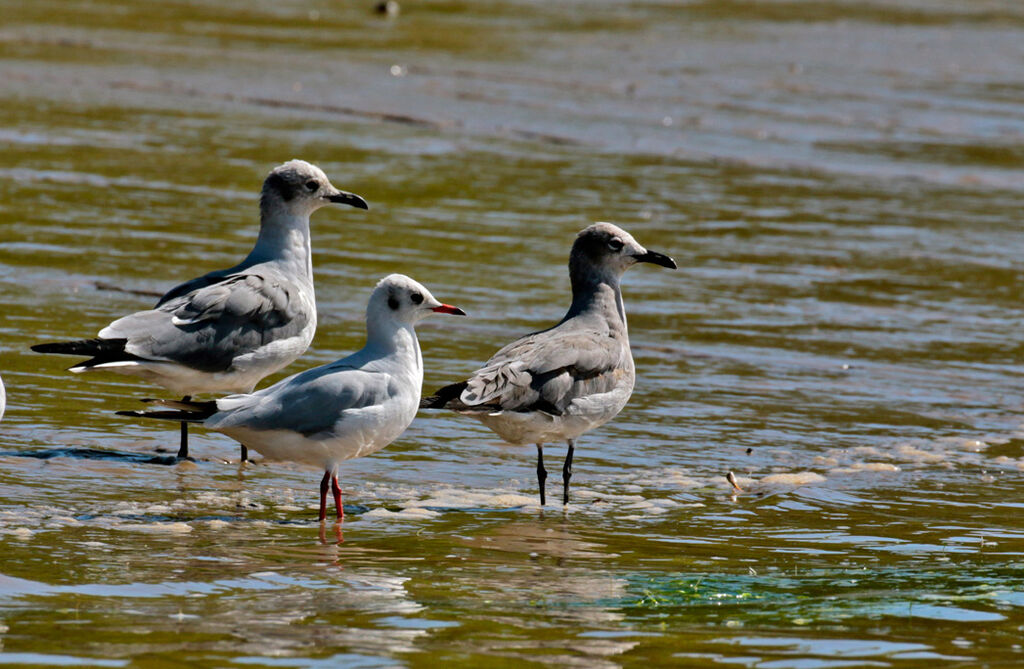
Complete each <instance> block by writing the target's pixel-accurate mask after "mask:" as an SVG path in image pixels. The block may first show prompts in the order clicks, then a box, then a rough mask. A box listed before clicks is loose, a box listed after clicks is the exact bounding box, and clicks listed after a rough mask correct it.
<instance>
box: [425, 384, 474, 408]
mask: <svg viewBox="0 0 1024 669" xmlns="http://www.w3.org/2000/svg"><path fill="white" fill-rule="evenodd" d="M465 389H466V382H465V381H462V382H461V383H453V384H451V385H448V386H445V387H444V388H439V389H438V390H437V391H436V392H435V393H434V394H433V395H431V396H430V397H424V398H423V399H421V400H420V408H421V409H456V410H458V409H466V408H468V407H467V406H466V405H465V404H463V403H462V401H461V400H459V396H460V395H462V391H463V390H465Z"/></svg>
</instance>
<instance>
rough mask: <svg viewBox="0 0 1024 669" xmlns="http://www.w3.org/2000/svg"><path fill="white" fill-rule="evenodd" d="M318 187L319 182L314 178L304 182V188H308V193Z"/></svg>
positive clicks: (313, 191)
mask: <svg viewBox="0 0 1024 669" xmlns="http://www.w3.org/2000/svg"><path fill="white" fill-rule="evenodd" d="M319 189H320V184H319V183H317V182H316V180H314V179H310V180H309V181H307V182H306V190H308V191H309V192H310V193H315V192H317V190H319Z"/></svg>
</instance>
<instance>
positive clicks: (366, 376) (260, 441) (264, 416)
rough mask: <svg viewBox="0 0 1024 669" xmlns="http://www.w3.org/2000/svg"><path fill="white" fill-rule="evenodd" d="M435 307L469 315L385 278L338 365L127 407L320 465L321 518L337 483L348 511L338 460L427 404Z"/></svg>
mask: <svg viewBox="0 0 1024 669" xmlns="http://www.w3.org/2000/svg"><path fill="white" fill-rule="evenodd" d="M432 313H443V314H455V315H460V316H464V315H465V312H463V311H462V310H461V309H459V308H458V307H453V306H451V305H448V304H442V303H441V302H438V301H437V300H436V299H435V298H434V296H433V295H431V294H430V291H428V290H427V289H426V288H424V287H423V286H422V285H420V284H419V283H417V282H415V281H413V280H412V279H410V278H409V277H407V276H404V275H402V274H392V275H390V276H388V277H386V278H384V279H383V280H381V281H380V283H378V284H377V287H376V288H375V289H374V291H373V293H372V294H371V295H370V300H369V303H368V304H367V306H366V345H365V346H363V348H362V349H360V350H359V351H357V352H356V353H353V354H352V355H350V356H348V357H347V358H342V359H341V360H338V361H336V362H332V363H330V364H327V365H323V366H321V367H315V368H313V369H309V370H306V371H305V372H301V373H299V374H296V375H294V376H290V377H288V378H287V379H284V380H282V381H279V382H278V383H275V384H274V385H272V386H270V387H268V388H264V389H263V390H259V391H257V392H254V393H248V394H243V395H229V396H227V397H223V398H221V399H218V400H214V401H212V402H172V401H166V402H160V404H162V405H163V406H166V407H171V408H172V409H176V410H171V411H119V412H118V413H120V414H122V415H127V416H145V417H149V418H163V419H169V420H181V421H189V422H196V423H202V424H203V425H204V426H205V427H207V428H209V429H211V430H216V431H217V432H223V433H224V434H226V435H228V436H230V437H232V438H234V439H237V440H238V441H240V442H242V443H244V444H246V445H248V446H249V447H250V448H253V449H255V450H257V451H259V452H260V453H261V454H262V455H263V456H264V457H266V458H267V459H269V460H290V461H293V462H301V463H306V464H310V465H314V466H317V467H322V468H323V470H324V477H323V479H322V480H321V481H320V520H321V521H322V520H324V518H325V517H326V514H327V489H328V487H329V486H330V488H331V490H332V492H333V494H334V502H335V505H336V506H337V514H338V519H339V520H341V519H342V518H343V516H344V511H343V510H342V505H341V488H340V487H339V485H338V465H339V464H340V463H341V462H343V461H344V460H349V459H351V458H357V457H360V456H363V455H369V454H371V453H374V452H376V451H379V450H380V449H382V448H384V447H385V446H387V445H388V444H390V443H391V442H392V441H394V440H395V439H397V438H398V436H399V435H400V434H402V432H404V431H405V429H406V428H407V427H409V423H411V422H412V419H413V417H415V415H416V411H417V409H418V408H419V402H420V387H421V386H422V385H423V357H422V355H421V354H420V345H419V341H418V340H417V339H416V331H415V329H414V327H415V325H416V323H417V322H419V321H420V320H421V319H423V318H424V317H426V316H429V315H430V314H432Z"/></svg>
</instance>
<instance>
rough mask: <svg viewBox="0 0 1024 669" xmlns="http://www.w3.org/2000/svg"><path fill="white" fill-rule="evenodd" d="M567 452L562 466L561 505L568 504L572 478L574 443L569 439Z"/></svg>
mask: <svg viewBox="0 0 1024 669" xmlns="http://www.w3.org/2000/svg"><path fill="white" fill-rule="evenodd" d="M566 443H567V444H569V452H568V453H566V454H565V464H564V465H562V504H568V503H569V479H571V478H572V451H573V449H574V448H575V447H576V442H574V441H573V440H572V439H569V440H568V441H567V442H566Z"/></svg>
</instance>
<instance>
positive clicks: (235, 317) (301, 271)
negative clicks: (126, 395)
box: [32, 160, 368, 460]
mask: <svg viewBox="0 0 1024 669" xmlns="http://www.w3.org/2000/svg"><path fill="white" fill-rule="evenodd" d="M331 203H338V204H347V205H350V206H353V207H358V208H359V209H367V208H368V207H367V204H366V202H365V201H364V200H363V198H361V197H359V196H358V195H354V194H352V193H346V192H344V191H340V190H338V189H337V188H335V187H334V186H332V185H331V182H330V181H329V180H328V179H327V175H325V174H324V173H323V171H321V170H320V168H318V167H317V166H315V165H311V164H309V163H307V162H305V161H302V160H292V161H289V162H287V163H284V164H283V165H280V166H278V167H275V168H274V169H273V170H272V171H271V172H270V174H269V175H268V176H267V178H266V180H265V181H264V182H263V191H262V193H261V195H260V231H259V237H258V238H257V240H256V245H255V246H254V247H253V249H252V251H251V252H250V253H249V255H248V256H246V258H245V260H243V261H242V262H240V263H239V264H237V265H235V266H234V267H230V268H228V269H222V270H217V271H214V272H210V273H208V274H204V275H203V276H201V277H198V278H195V279H192V280H191V281H186V282H185V283H183V284H181V285H179V286H176V287H174V288H172V289H171V290H170V291H168V292H167V293H166V294H165V295H164V296H163V297H161V298H160V300H159V301H158V302H157V303H156V306H155V307H154V308H153V309H151V310H149V311H139V312H136V313H134V314H131V315H129V316H125V317H124V318H120V319H118V320H116V321H114V322H113V323H111V324H110V325H108V326H107V327H105V328H103V329H102V330H100V332H99V336H98V337H96V338H95V339H83V340H79V341H69V342H59V343H54V344H38V345H36V346H33V347H32V350H33V351H37V352H39V353H63V354H68V355H86V356H91V358H90V359H89V360H86V361H84V362H80V363H77V364H75V365H74V366H72V367H71V368H70V371H72V372H87V371H93V370H103V371H111V372H118V373H121V374H130V375H132V376H139V377H142V378H144V379H146V380H147V381H150V382H152V383H155V384H157V385H160V386H163V387H165V388H167V389H169V390H171V391H173V392H174V393H176V394H180V395H183V396H184V399H185V400H186V401H187V400H189V399H191V396H192V395H194V394H197V393H224V392H249V391H251V390H252V389H253V388H254V387H255V386H256V384H257V383H258V382H259V380H260V379H262V378H263V377H265V376H267V375H269V374H273V373H274V372H276V371H278V370H279V369H282V368H284V367H286V366H287V365H289V364H290V363H291V362H292V361H294V360H295V359H296V358H298V357H299V356H300V355H302V353H303V352H304V351H305V350H306V349H307V348H308V347H309V343H310V342H311V341H312V340H313V333H314V332H315V331H316V300H315V297H314V293H313V260H312V253H311V250H310V235H309V217H310V215H311V214H312V213H313V212H314V211H316V210H317V209H319V208H320V207H323V206H325V205H328V204H331ZM178 457H179V458H184V457H188V426H187V423H182V424H181V444H180V447H179V450H178ZM245 457H246V450H245V446H242V459H243V460H244V459H245Z"/></svg>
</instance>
